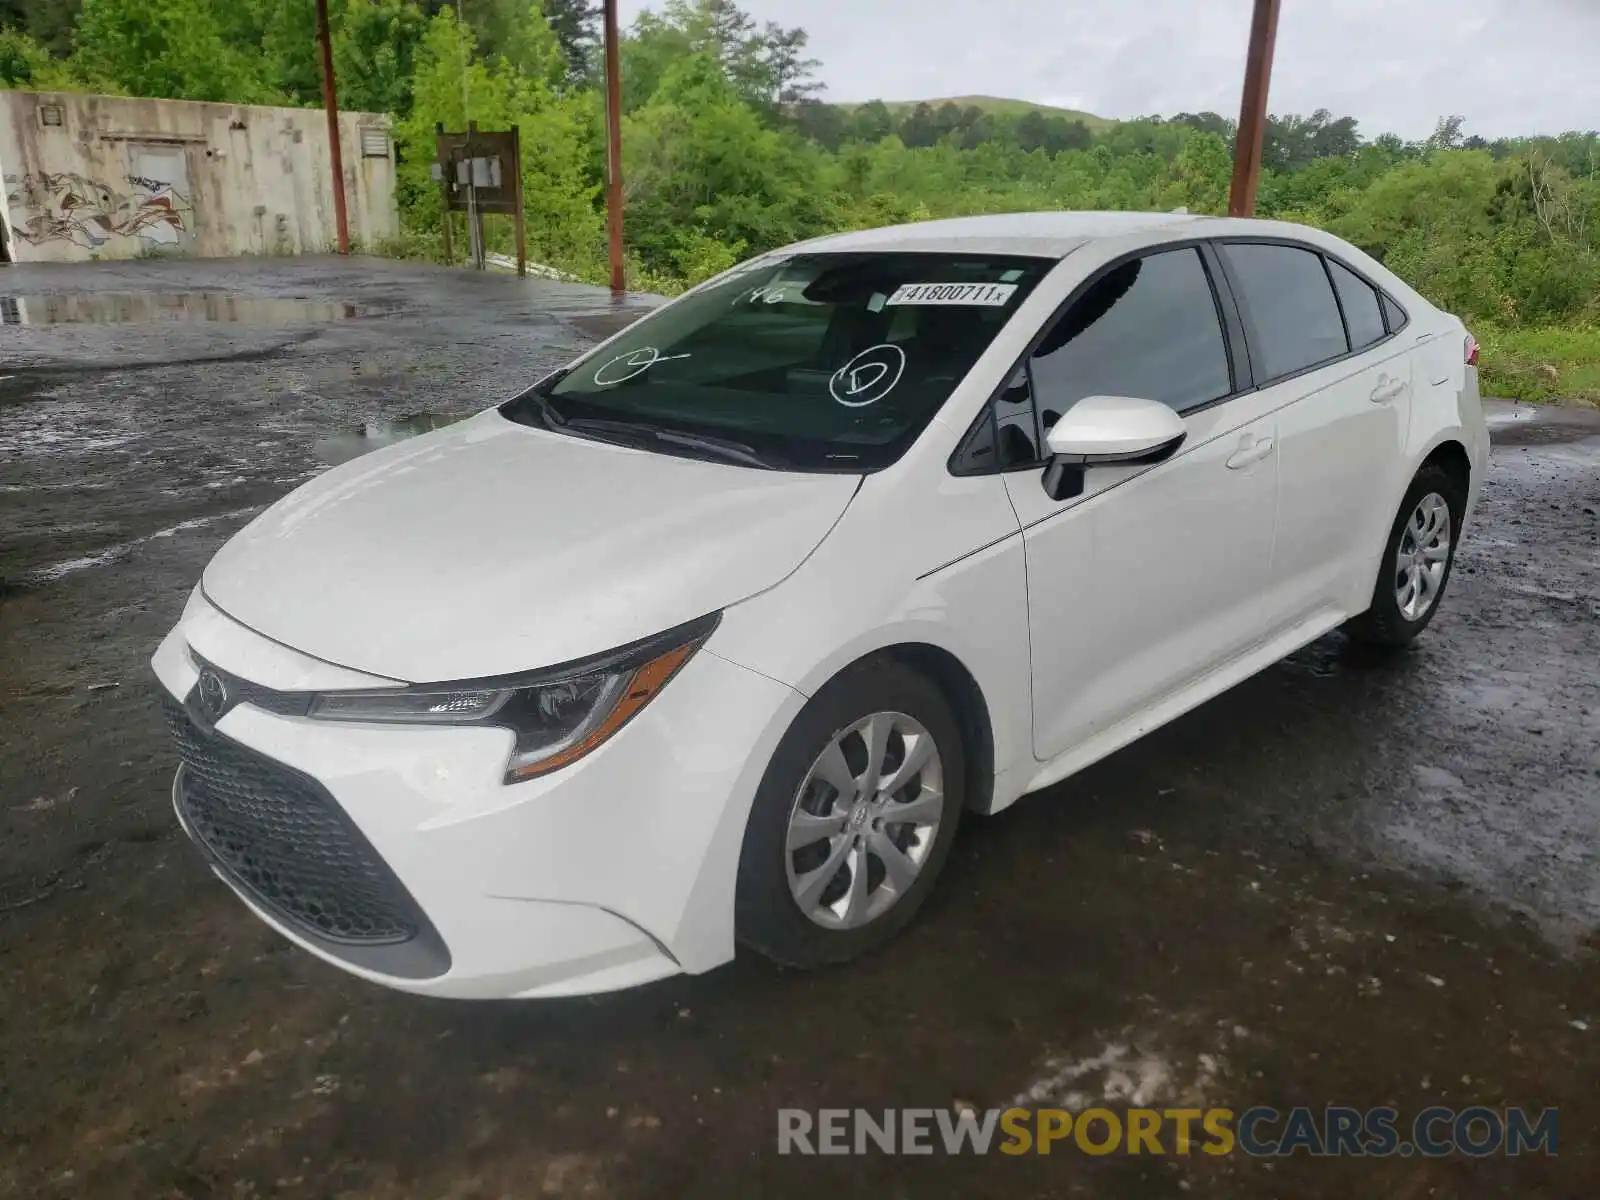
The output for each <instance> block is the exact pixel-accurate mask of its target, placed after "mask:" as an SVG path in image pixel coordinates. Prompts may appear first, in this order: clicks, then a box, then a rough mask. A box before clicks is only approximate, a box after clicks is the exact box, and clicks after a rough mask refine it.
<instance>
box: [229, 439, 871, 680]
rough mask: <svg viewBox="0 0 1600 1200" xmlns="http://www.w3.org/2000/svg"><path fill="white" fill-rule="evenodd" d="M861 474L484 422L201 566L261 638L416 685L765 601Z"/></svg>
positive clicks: (421, 444) (308, 496)
mask: <svg viewBox="0 0 1600 1200" xmlns="http://www.w3.org/2000/svg"><path fill="white" fill-rule="evenodd" d="M859 482H860V478H859V476H855V475H805V474H792V473H788V472H780V471H762V470H756V469H752V468H748V467H739V466H733V465H728V464H723V463H717V462H705V461H701V460H697V459H688V458H678V457H674V456H670V455H665V454H655V453H650V452H647V451H642V450H634V449H630V448H627V447H622V446H613V445H607V444H604V443H600V442H591V441H584V440H581V439H578V438H574V437H568V436H566V435H564V434H557V433H550V432H546V431H544V430H538V429H531V428H528V427H526V426H522V425H518V424H515V423H513V422H511V421H508V420H507V419H505V418H504V417H502V416H501V415H500V414H499V413H498V412H496V411H494V410H490V411H488V412H485V413H481V414H479V415H478V416H476V417H473V418H471V419H469V420H467V421H463V422H461V423H460V424H458V425H454V426H451V427H449V428H447V429H442V430H438V431H436V432H433V433H430V434H424V435H423V436H421V437H418V438H414V439H412V440H411V441H408V442H403V443H400V444H399V445H395V446H390V447H388V448H386V449H383V450H379V451H376V452H374V453H372V454H369V455H366V456H364V457H362V458H358V459H355V460H354V461H352V462H348V463H345V464H344V465H342V466H339V467H335V468H334V469H333V470H330V471H328V472H326V473H325V474H323V475H320V476H318V477H317V478H316V479H314V480H312V481H311V482H309V483H307V484H305V485H304V486H303V487H301V488H299V489H298V490H296V491H294V492H292V493H290V494H289V495H288V496H286V497H284V498H283V499H282V500H280V501H279V502H278V503H277V504H275V505H273V506H272V507H271V508H269V509H267V511H266V512H264V513H262V514H261V515H260V516H258V517H257V518H256V519H255V520H254V521H252V522H251V523H250V524H249V525H247V526H246V527H245V528H244V529H242V530H240V531H239V533H238V534H236V535H235V536H234V537H233V539H232V540H231V541H229V542H228V543H227V544H226V545H225V546H224V547H223V548H222V549H221V550H220V551H219V552H218V553H217V556H216V557H215V558H213V559H212V560H211V563H210V564H209V565H208V566H207V567H206V571H205V578H204V587H205V594H206V596H207V598H208V599H209V600H210V601H211V602H212V603H213V604H215V605H216V606H217V607H218V608H220V609H222V610H223V611H224V612H226V613H227V614H229V615H230V616H232V617H233V618H234V619H235V620H237V621H240V622H242V623H243V624H245V625H247V626H249V627H250V628H252V629H254V630H256V631H257V632H258V633H261V634H264V635H265V636H267V637H270V638H273V639H275V640H277V641H279V642H282V643H284V644H285V645H288V646H291V647H293V648H295V649H297V650H302V651H304V652H305V653H307V654H311V655H315V656H316V657H318V658H322V659H325V660H327V661H328V662H332V663H337V664H339V665H341V666H346V667H351V668H354V669H356V670H359V671H366V672H369V673H371V674H374V675H384V676H388V677H389V678H392V679H399V680H404V681H406V682H410V683H424V682H440V681H445V680H452V679H467V678H474V677H479V676H486V675H501V674H509V673H511V672H515V671H524V670H531V669H534V668H537V667H544V666H551V665H554V664H557V663H562V662H567V661H570V660H572V659H575V658H581V657H584V656H586V655H589V654H596V653H601V652H603V651H606V650H610V649H613V648H615V647H617V646H620V645H623V644H625V643H627V642H631V641H634V640H636V639H638V638H641V637H647V636H649V635H650V634H653V633H659V632H661V631H662V630H664V629H669V628H671V627H672V626H674V625H678V624H681V623H683V622H684V621H689V620H693V619H694V618H695V617H699V616H703V615H705V614H706V613H708V612H713V611H715V610H717V609H720V608H724V607H726V606H727V605H730V604H733V603H736V602H737V601H739V600H743V599H745V598H747V597H749V596H752V595H754V594H756V593H757V592H761V591H764V590H766V589H767V588H770V587H772V586H773V585H774V584H776V583H778V582H779V581H780V580H782V579H783V578H784V577H785V576H786V575H788V574H789V573H790V572H792V571H793V570H794V569H795V567H797V566H798V565H799V564H800V563H801V562H802V561H803V560H804V559H805V557H806V556H807V555H808V554H809V553H810V552H811V551H812V550H813V549H815V548H816V546H817V544H818V543H819V542H821V541H822V539H823V538H824V537H825V536H826V535H827V533H828V531H829V530H830V529H831V528H832V527H833V525H834V523H835V522H837V521H838V519H839V517H840V516H841V514H843V512H844V510H845V508H846V507H847V506H848V505H849V503H850V498H851V497H852V496H853V495H854V494H855V491H856V488H857V486H858V484H859Z"/></svg>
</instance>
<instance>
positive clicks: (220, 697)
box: [198, 668, 229, 721]
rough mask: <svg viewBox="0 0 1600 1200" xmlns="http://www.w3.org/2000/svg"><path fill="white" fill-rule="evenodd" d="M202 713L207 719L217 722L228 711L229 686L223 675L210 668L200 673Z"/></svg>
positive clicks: (199, 686)
mask: <svg viewBox="0 0 1600 1200" xmlns="http://www.w3.org/2000/svg"><path fill="white" fill-rule="evenodd" d="M198 688H199V693H200V711H201V712H203V713H205V715H206V717H207V719H209V720H212V721H215V720H217V719H218V718H219V717H221V716H222V714H223V713H225V712H227V711H228V700H229V696H228V685H227V683H226V682H225V681H224V680H223V678H222V676H221V675H218V674H217V673H216V672H215V671H213V670H210V669H209V668H208V669H206V670H204V671H201V672H200V683H199V685H198Z"/></svg>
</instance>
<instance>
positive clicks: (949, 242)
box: [794, 212, 1216, 258]
mask: <svg viewBox="0 0 1600 1200" xmlns="http://www.w3.org/2000/svg"><path fill="white" fill-rule="evenodd" d="M1200 220H1205V221H1207V223H1208V224H1215V223H1216V222H1215V220H1214V219H1208V218H1203V217H1199V216H1191V215H1190V214H1188V213H1170V212H1168V213H1147V212H1027V213H994V214H991V215H986V216H978V217H950V218H947V219H945V220H941V221H919V222H917V223H916V224H912V225H890V226H886V227H884V228H882V229H863V230H860V231H858V232H855V233H836V234H829V235H828V236H826V237H820V238H814V239H812V240H811V241H808V242H802V243H800V246H802V247H804V248H805V249H806V250H807V251H808V252H822V253H836V252H842V251H851V250H887V251H924V252H929V251H932V252H937V251H962V252H965V253H977V254H1021V255H1034V256H1039V257H1047V258H1061V257H1063V256H1065V255H1067V254H1070V253H1072V251H1074V250H1076V249H1077V248H1078V247H1079V246H1082V245H1083V244H1084V243H1085V242H1089V241H1093V240H1095V239H1097V238H1112V237H1125V236H1127V235H1129V234H1136V233H1146V232H1153V231H1155V230H1165V229H1172V230H1177V229H1180V228H1181V227H1182V226H1184V225H1188V224H1191V223H1193V222H1196V221H1200ZM794 248H795V249H798V248H800V247H794Z"/></svg>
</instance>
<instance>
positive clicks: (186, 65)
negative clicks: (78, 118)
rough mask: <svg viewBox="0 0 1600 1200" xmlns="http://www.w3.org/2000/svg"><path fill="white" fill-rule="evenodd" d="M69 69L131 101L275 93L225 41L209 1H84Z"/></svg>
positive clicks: (256, 97)
mask: <svg viewBox="0 0 1600 1200" xmlns="http://www.w3.org/2000/svg"><path fill="white" fill-rule="evenodd" d="M75 37H76V42H77V52H76V54H75V55H74V65H75V67H76V68H77V70H78V71H79V73H80V74H81V75H82V76H83V77H84V79H85V80H86V81H87V82H89V83H90V84H92V85H93V86H95V87H97V88H100V89H104V90H110V91H122V92H128V93H131V94H133V95H136V96H165V97H171V98H173V99H178V100H231V101H236V102H244V103H255V102H258V101H260V100H263V99H268V98H270V97H271V95H272V94H273V90H272V89H271V88H269V87H268V86H267V85H265V84H264V83H262V82H260V81H259V80H258V79H256V77H255V76H254V75H253V73H252V72H251V70H250V64H249V62H248V61H247V60H246V59H245V57H244V56H243V55H241V54H240V53H239V52H238V51H237V50H235V49H234V48H233V47H231V46H229V45H228V44H227V42H226V41H224V39H223V36H222V25H221V23H220V22H219V20H218V19H217V16H216V11H215V9H214V7H213V6H212V5H211V4H209V3H206V0H168V2H167V3H164V4H161V5H158V6H156V7H153V8H152V7H151V6H150V5H148V4H146V3H144V2H143V0H84V5H83V12H82V15H81V16H80V18H79V21H78V28H77V33H76V35H75Z"/></svg>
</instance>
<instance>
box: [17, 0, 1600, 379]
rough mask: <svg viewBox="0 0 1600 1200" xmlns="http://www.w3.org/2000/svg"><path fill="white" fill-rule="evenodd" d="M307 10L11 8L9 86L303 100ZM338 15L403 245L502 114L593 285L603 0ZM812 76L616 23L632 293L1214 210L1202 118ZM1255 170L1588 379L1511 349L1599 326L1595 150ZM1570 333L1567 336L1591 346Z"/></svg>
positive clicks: (382, 3)
mask: <svg viewBox="0 0 1600 1200" xmlns="http://www.w3.org/2000/svg"><path fill="white" fill-rule="evenodd" d="M313 2H314V0H231V3H223V2H222V0H165V3H164V4H162V5H160V6H157V7H155V8H152V7H150V6H149V5H147V4H145V3H142V2H141V0H0V84H4V85H6V86H10V87H23V88H52V89H58V88H81V89H92V90H97V91H107V92H117V93H128V94H136V95H161V96H173V97H180V98H189V99H197V100H233V101H244V102H252V103H275V104H297V105H300V104H303V105H316V104H318V103H320V79H319V75H318V65H317V64H318V60H317V50H316V44H315V39H314V22H313V16H312V13H313ZM330 5H331V10H332V14H333V17H332V19H333V25H334V40H335V60H336V67H337V71H338V74H339V79H340V100H341V103H342V104H343V105H345V106H346V107H349V108H354V109H364V110H375V111H386V112H391V113H393V114H394V115H395V118H396V120H397V129H398V134H399V143H398V144H399V146H400V152H401V181H402V206H403V213H404V218H405V224H406V227H407V230H408V242H409V245H410V246H411V247H412V248H413V249H420V248H424V247H428V246H431V245H433V244H434V243H435V241H436V238H435V236H434V235H435V233H436V231H437V229H438V223H439V219H440V214H439V206H438V197H437V193H436V191H435V189H434V187H433V185H432V184H430V182H429V179H428V168H429V162H430V159H431V154H432V137H433V128H434V123H435V122H437V121H443V122H444V123H445V125H446V126H448V127H452V128H459V127H461V126H462V124H463V123H464V121H465V120H466V118H467V116H469V115H470V116H471V117H472V118H473V119H475V120H477V121H478V122H479V124H480V125H481V126H483V127H485V128H504V127H506V126H508V125H509V124H510V123H512V122H515V123H517V124H518V125H519V126H520V127H521V130H522V136H523V143H522V144H523V146H524V148H525V151H524V152H525V155H526V158H527V161H526V163H525V164H524V174H525V177H526V178H525V184H526V188H525V190H526V196H527V215H528V222H529V234H530V243H531V245H532V246H533V247H534V250H535V252H536V254H537V255H538V256H539V257H541V258H542V259H544V260H545V261H546V262H548V263H550V264H553V265H555V266H557V267H559V268H561V269H563V270H566V271H569V272H572V273H574V274H577V275H579V276H581V277H589V278H599V276H600V273H601V270H602V255H603V252H604V220H603V214H602V210H601V179H602V176H603V169H604V153H603V145H604V143H603V138H602V130H601V116H602V111H603V104H602V101H601V99H600V96H599V91H598V87H597V75H598V49H597V46H598V38H597V28H596V25H597V8H598V5H597V4H596V3H595V2H594V0H543V3H540V0H461V3H460V4H459V5H454V4H445V3H442V2H441V0H330ZM458 14H459V15H460V19H458ZM817 65H818V64H817V63H816V62H815V60H813V59H810V58H808V57H807V56H806V34H805V31H804V30H802V29H785V28H782V27H780V26H778V25H776V24H773V23H771V22H768V23H766V24H765V25H758V24H757V23H756V22H755V21H754V20H752V19H751V18H750V17H749V16H748V15H747V14H746V13H744V12H743V11H742V10H741V9H739V8H738V7H737V5H736V3H735V2H734V0H664V2H663V3H662V5H661V7H660V9H659V10H658V11H653V12H646V13H644V14H643V15H641V16H640V17H639V18H638V20H637V21H636V22H635V23H634V25H633V26H632V28H631V29H629V30H628V31H627V32H626V36H625V39H624V42H623V46H622V67H623V104H622V108H623V120H624V133H623V139H624V146H625V151H624V178H625V180H626V188H627V205H628V207H627V229H628V246H629V253H630V257H631V263H630V267H631V270H632V272H633V278H634V281H635V282H636V284H638V285H640V286H646V287H655V288H665V289H669V290H670V289H672V288H675V287H680V286H682V285H683V284H686V283H691V282H694V281H696V280H698V279H701V278H704V277H706V276H708V275H710V274H713V273H715V272H716V271H718V270H721V269H723V268H724V267H726V266H728V265H730V264H731V263H732V262H734V261H736V260H737V259H738V258H739V257H742V256H745V255H748V254H751V253H755V252H758V251H761V250H764V249H768V248H770V247H773V246H776V245H780V244H783V243H785V242H789V241H793V240H796V239H799V238H804V237H807V236H811V235H815V234H818V233H823V232H827V231H831V230H836V229H844V228H857V227H863V226H870V225H877V224H883V223H886V222H893V221H910V220H920V219H925V218H929V217H939V216H949V215H957V214H965V213H978V212H998V211H1019V210H1029V209H1065V208H1112V209H1154V210H1167V209H1174V208H1179V207H1186V208H1188V209H1189V210H1191V211H1195V212H1220V211H1223V209H1224V208H1225V205H1226V198H1227V188H1228V181H1229V174H1230V163H1231V140H1232V136H1233V123H1232V122H1231V121H1229V120H1228V119H1226V118H1224V117H1222V116H1219V115H1217V114H1215V113H1198V114H1196V113H1184V114H1179V115H1177V116H1173V117H1170V118H1166V119H1162V118H1157V117H1151V118H1146V119H1140V120H1135V121H1124V122H1118V123H1112V122H1106V121H1102V120H1100V119H1097V118H1094V117H1090V116H1087V115H1085V114H1069V113H1064V112H1061V111H1059V110H1050V109H1032V108H1029V107H1028V106H1026V105H1022V104H1018V103H1015V102H1005V103H977V102H974V103H962V104H957V103H942V104H941V103H934V104H926V103H924V104H915V105H906V104H900V105H889V104H885V103H882V102H879V101H873V102H871V103H868V104H862V105H855V106H840V105H830V104H825V103H822V102H821V101H820V100H819V98H818V93H819V92H820V90H821V89H820V87H819V85H818V84H817V82H816V81H815V77H814V72H815V68H816V67H817ZM1265 161H1266V163H1267V166H1268V169H1267V172H1266V175H1265V177H1264V179H1263V181H1262V185H1261V198H1260V209H1261V213H1262V215H1264V216H1273V217H1281V218H1285V219H1291V220H1297V221H1304V222H1308V223H1310V224H1315V225H1319V226H1322V227H1325V228H1328V229H1331V230H1332V231H1334V232H1335V233H1338V234H1340V235H1341V236H1343V237H1346V238H1348V239H1350V240H1351V241H1353V242H1355V243H1356V244H1358V245H1360V246H1362V247H1363V248H1365V249H1366V250H1368V251H1369V252H1371V253H1372V254H1374V255H1376V256H1377V257H1378V258H1380V259H1382V260H1383V261H1384V262H1385V263H1387V264H1388V265H1389V266H1391V267H1392V268H1393V269H1395V270H1396V271H1398V272H1399V273H1400V274H1401V275H1402V276H1404V277H1405V278H1407V279H1408V280H1410V281H1411V282H1412V283H1413V284H1414V285H1415V286H1417V287H1418V288H1419V289H1421V290H1422V291H1423V292H1425V293H1427V294H1428V295H1429V296H1430V297H1432V298H1433V299H1434V300H1436V301H1437V302H1439V303H1440V304H1442V305H1444V306H1445V307H1447V308H1450V309H1452V310H1454V311H1456V312H1459V313H1461V314H1462V315H1463V316H1465V317H1467V318H1469V319H1470V320H1473V321H1474V322H1477V323H1479V324H1481V325H1482V326H1483V327H1484V328H1485V329H1486V331H1488V335H1489V336H1488V337H1486V342H1487V343H1488V344H1489V345H1490V346H1491V347H1495V346H1497V345H1498V346H1500V347H1501V348H1502V349H1503V356H1502V358H1503V361H1504V362H1507V363H1509V362H1512V361H1513V360H1514V359H1516V357H1517V355H1518V354H1520V353H1522V350H1523V349H1526V350H1527V355H1526V357H1527V358H1528V364H1527V368H1528V370H1527V372H1526V373H1525V374H1526V378H1525V379H1522V380H1521V381H1520V382H1515V381H1513V382H1514V385H1515V386H1517V387H1521V388H1522V389H1523V390H1525V391H1530V392H1538V391H1541V390H1548V387H1552V386H1555V385H1556V384H1557V383H1558V382H1559V383H1561V384H1562V385H1563V386H1566V387H1568V388H1569V389H1575V390H1580V391H1581V390H1584V388H1586V387H1587V386H1589V385H1590V384H1591V383H1592V384H1593V386H1595V387H1596V388H1597V389H1600V380H1596V379H1594V378H1593V373H1594V371H1595V368H1594V367H1593V366H1592V364H1590V365H1588V366H1585V365H1584V364H1582V363H1581V362H1576V361H1574V362H1570V363H1569V362H1568V361H1567V360H1566V359H1564V358H1561V359H1558V360H1557V361H1554V362H1548V361H1543V360H1545V359H1547V358H1550V357H1551V356H1552V354H1553V351H1551V350H1549V349H1546V350H1543V351H1540V350H1536V349H1532V348H1531V347H1534V346H1535V345H1543V346H1546V347H1551V346H1555V345H1556V344H1557V341H1560V339H1557V340H1556V341H1551V340H1550V339H1545V341H1544V342H1539V341H1538V340H1537V339H1531V338H1523V339H1521V340H1520V341H1519V340H1518V337H1517V335H1518V331H1523V330H1529V329H1534V328H1540V327H1549V326H1560V327H1563V328H1565V329H1568V330H1578V331H1582V330H1585V329H1593V328H1594V327H1596V326H1597V325H1600V135H1597V134H1596V133H1595V132H1592V131H1591V132H1587V133H1569V134H1565V135H1563V136H1561V137H1538V138H1519V139H1502V140H1499V141H1495V142H1492V143H1491V142H1486V141H1484V140H1483V139H1481V138H1475V137H1469V136H1465V135H1464V132H1463V129H1462V123H1461V120H1460V119H1459V118H1454V117H1451V118H1446V119H1444V120H1441V121H1440V122H1439V125H1438V128H1437V130H1436V131H1435V133H1434V134H1433V136H1432V137H1430V138H1428V139H1426V140H1425V141H1422V142H1406V141H1403V140H1401V139H1400V138H1398V137H1395V136H1393V135H1384V136H1380V137H1377V138H1373V139H1370V140H1369V139H1367V138H1364V137H1363V136H1362V135H1361V133H1360V131H1359V129H1358V126H1357V123H1356V121H1355V120H1354V119H1353V118H1351V117H1335V116H1334V115H1333V114H1331V113H1328V112H1326V111H1319V112H1316V113H1313V114H1312V115H1311V116H1309V117H1300V116H1284V117H1275V118H1273V120H1272V122H1271V126H1270V129H1269V131H1268V137H1267V145H1266V152H1265ZM496 236H498V234H497V235H496ZM1573 339H1575V340H1573ZM1573 339H1569V340H1568V342H1562V343H1561V344H1563V345H1568V344H1570V345H1571V346H1577V347H1588V346H1591V345H1592V344H1593V343H1592V341H1591V340H1587V339H1586V338H1584V337H1583V336H1582V335H1581V334H1574V335H1573ZM1519 347H1520V348H1521V349H1519ZM1573 353H1574V354H1576V355H1578V356H1579V357H1581V354H1582V350H1581V349H1580V350H1576V351H1573ZM1585 371H1587V372H1589V374H1588V375H1584V374H1583V372H1585ZM1541 379H1543V380H1544V384H1543V385H1541V384H1540V382H1539V381H1540V380H1541Z"/></svg>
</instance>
